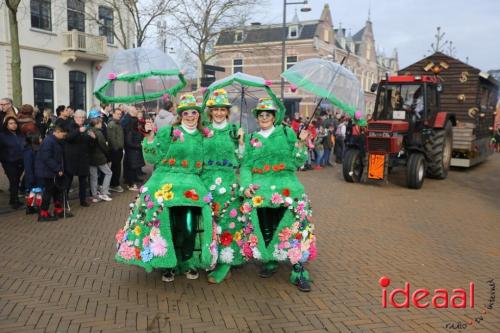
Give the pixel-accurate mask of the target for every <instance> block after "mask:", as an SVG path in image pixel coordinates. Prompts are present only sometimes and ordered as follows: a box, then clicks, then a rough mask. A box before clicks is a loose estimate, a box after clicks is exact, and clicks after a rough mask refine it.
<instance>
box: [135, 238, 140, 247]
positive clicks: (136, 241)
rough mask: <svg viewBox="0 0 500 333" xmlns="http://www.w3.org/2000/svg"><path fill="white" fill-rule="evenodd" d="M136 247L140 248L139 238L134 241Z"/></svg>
mask: <svg viewBox="0 0 500 333" xmlns="http://www.w3.org/2000/svg"><path fill="white" fill-rule="evenodd" d="M134 246H139V238H136V239H135V241H134Z"/></svg>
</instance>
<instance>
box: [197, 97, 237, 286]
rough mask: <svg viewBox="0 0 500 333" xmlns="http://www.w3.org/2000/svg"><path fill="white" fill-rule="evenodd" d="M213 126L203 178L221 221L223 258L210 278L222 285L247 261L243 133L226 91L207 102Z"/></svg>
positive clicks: (209, 130)
mask: <svg viewBox="0 0 500 333" xmlns="http://www.w3.org/2000/svg"><path fill="white" fill-rule="evenodd" d="M206 105H207V107H208V118H209V120H210V123H209V124H208V126H207V127H205V128H204V130H205V139H204V140H203V151H204V166H203V173H202V174H201V178H202V180H203V183H204V184H205V186H206V187H207V188H208V189H209V191H210V194H211V196H212V200H213V202H212V209H213V213H214V217H215V219H216V221H217V235H218V240H219V241H218V250H219V259H218V263H217V267H216V268H215V270H214V271H212V272H211V273H210V274H209V276H208V282H209V283H220V282H222V281H223V280H224V279H225V278H227V277H229V276H230V269H231V266H233V265H240V264H242V263H243V262H244V261H245V260H244V258H243V256H242V254H241V248H240V247H239V246H238V244H241V238H242V222H241V213H239V207H240V200H239V189H238V187H239V186H238V180H237V178H236V170H237V169H238V168H239V164H240V163H239V160H240V156H241V153H242V152H243V149H244V147H245V146H244V141H243V130H242V129H241V128H240V129H238V128H237V127H236V125H233V124H230V123H229V122H228V118H229V112H230V108H231V104H230V102H229V99H228V97H227V93H226V91H225V90H224V89H217V90H215V91H214V92H213V93H212V95H211V96H210V97H209V99H208V101H207V103H206Z"/></svg>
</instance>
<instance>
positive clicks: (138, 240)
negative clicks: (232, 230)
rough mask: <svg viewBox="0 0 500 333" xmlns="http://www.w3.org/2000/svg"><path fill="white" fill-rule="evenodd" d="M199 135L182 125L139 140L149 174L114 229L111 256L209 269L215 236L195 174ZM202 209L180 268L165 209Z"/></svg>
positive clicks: (157, 265) (206, 200) (148, 267)
mask: <svg viewBox="0 0 500 333" xmlns="http://www.w3.org/2000/svg"><path fill="white" fill-rule="evenodd" d="M202 144H203V136H202V133H200V132H198V131H196V132H195V133H193V134H190V133H188V132H186V131H185V130H184V129H183V128H182V127H181V126H176V127H173V128H172V127H171V126H166V127H162V128H161V129H160V130H159V131H158V133H157V134H156V136H155V138H154V140H153V141H152V142H148V141H147V138H145V139H144V141H143V143H142V146H143V152H144V158H145V160H146V161H147V162H148V163H151V164H154V165H155V170H154V172H153V174H152V175H151V178H150V179H149V180H148V181H147V182H146V183H145V184H144V186H142V187H141V189H140V194H139V195H138V197H137V199H136V201H135V203H131V207H130V216H129V217H128V219H127V222H126V224H125V226H124V227H123V228H122V229H120V230H119V231H118V233H117V234H116V244H117V248H118V252H117V253H116V256H115V258H116V260H117V261H119V262H122V263H125V264H132V265H138V266H141V267H143V268H144V269H146V271H148V272H150V271H151V270H152V269H154V268H175V267H177V268H178V269H179V270H180V271H185V270H187V269H209V268H211V267H213V266H214V265H215V263H216V260H217V238H216V235H215V230H214V225H213V222H212V210H211V207H210V203H211V199H210V195H209V193H208V191H207V189H206V187H205V185H204V184H203V182H202V180H201V178H200V174H201V172H202V168H203V145H202ZM175 206H194V207H200V208H201V223H200V224H201V225H200V226H199V229H200V230H199V232H198V233H197V235H196V243H195V252H194V253H193V256H192V258H191V259H189V262H185V263H183V264H182V266H183V267H181V265H180V263H179V262H178V260H177V257H176V253H175V249H174V245H173V239H172V232H171V221H170V215H169V208H170V207H175Z"/></svg>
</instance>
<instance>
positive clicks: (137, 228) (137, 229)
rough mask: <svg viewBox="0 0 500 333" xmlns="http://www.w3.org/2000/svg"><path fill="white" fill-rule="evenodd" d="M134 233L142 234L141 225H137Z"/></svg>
mask: <svg viewBox="0 0 500 333" xmlns="http://www.w3.org/2000/svg"><path fill="white" fill-rule="evenodd" d="M134 233H135V235H136V236H139V235H140V234H141V227H140V226H138V225H136V226H135V228H134Z"/></svg>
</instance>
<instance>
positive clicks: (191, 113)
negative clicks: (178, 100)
mask: <svg viewBox="0 0 500 333" xmlns="http://www.w3.org/2000/svg"><path fill="white" fill-rule="evenodd" d="M197 114H198V111H195V110H186V111H182V116H183V117H189V116H195V115H197Z"/></svg>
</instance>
